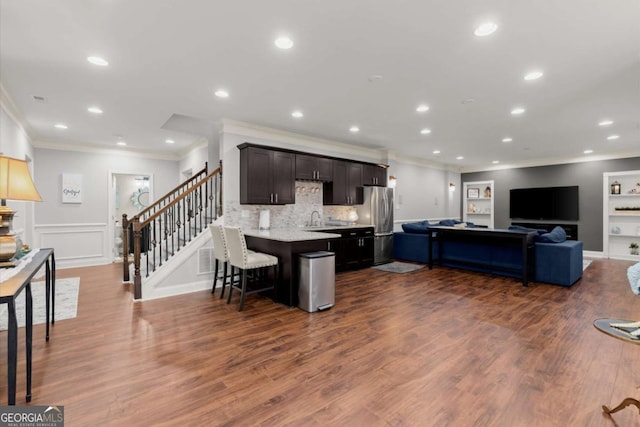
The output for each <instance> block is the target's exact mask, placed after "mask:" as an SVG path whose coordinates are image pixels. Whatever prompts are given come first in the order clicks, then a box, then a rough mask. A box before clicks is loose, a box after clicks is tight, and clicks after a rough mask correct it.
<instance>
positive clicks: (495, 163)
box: [491, 160, 500, 165]
mask: <svg viewBox="0 0 640 427" xmlns="http://www.w3.org/2000/svg"><path fill="white" fill-rule="evenodd" d="M491 163H493V164H494V165H497V164H498V163H500V160H494V161H493V162H491Z"/></svg>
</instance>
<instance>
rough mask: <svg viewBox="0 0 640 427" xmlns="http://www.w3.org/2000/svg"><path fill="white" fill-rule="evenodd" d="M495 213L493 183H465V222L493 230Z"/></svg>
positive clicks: (463, 197)
mask: <svg viewBox="0 0 640 427" xmlns="http://www.w3.org/2000/svg"><path fill="white" fill-rule="evenodd" d="M493 211H494V209H493V181H474V182H465V183H463V188H462V221H463V222H472V223H474V224H476V225H482V226H485V227H489V228H493Z"/></svg>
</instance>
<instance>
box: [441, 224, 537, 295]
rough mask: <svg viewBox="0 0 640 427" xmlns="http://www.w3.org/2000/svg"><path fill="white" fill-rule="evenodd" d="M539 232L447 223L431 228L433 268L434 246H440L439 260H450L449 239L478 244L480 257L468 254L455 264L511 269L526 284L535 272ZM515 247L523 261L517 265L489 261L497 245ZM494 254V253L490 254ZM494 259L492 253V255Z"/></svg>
mask: <svg viewBox="0 0 640 427" xmlns="http://www.w3.org/2000/svg"><path fill="white" fill-rule="evenodd" d="M535 235H536V233H535V232H527V231H517V230H499V229H493V228H489V229H487V228H458V227H447V226H431V227H429V269H432V268H433V262H434V255H433V245H434V244H437V245H438V257H437V261H438V262H439V263H442V262H443V261H444V262H446V261H447V251H446V250H445V248H444V245H443V243H445V242H460V243H465V244H473V245H477V246H478V251H479V253H478V256H477V260H476V259H473V258H474V257H473V254H465V257H466V258H467V259H466V260H464V261H461V260H456V261H455V263H457V264H463V265H467V266H469V267H474V268H478V269H486V270H489V271H491V270H499V271H507V272H510V273H513V274H516V275H518V276H520V277H521V278H522V284H523V285H524V286H527V285H528V284H529V274H530V273H531V272H532V268H531V266H532V265H533V263H532V259H533V248H534V240H535ZM504 247H513V248H515V250H516V251H517V250H519V251H520V253H521V257H522V264H521V265H520V264H518V265H517V266H515V267H506V266H503V265H500V264H499V263H494V262H491V263H487V261H486V258H487V251H489V252H491V251H492V250H495V248H504ZM489 255H491V253H490V254H489ZM489 258H491V256H489Z"/></svg>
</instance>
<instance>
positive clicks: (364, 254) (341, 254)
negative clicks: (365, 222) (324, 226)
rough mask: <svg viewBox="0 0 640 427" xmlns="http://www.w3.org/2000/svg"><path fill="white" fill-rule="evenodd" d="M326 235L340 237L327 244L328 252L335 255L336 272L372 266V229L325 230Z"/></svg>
mask: <svg viewBox="0 0 640 427" xmlns="http://www.w3.org/2000/svg"><path fill="white" fill-rule="evenodd" d="M327 233H340V235H341V237H340V238H339V239H335V240H331V241H330V242H329V250H330V251H332V252H335V254H336V261H335V262H336V271H346V270H354V269H360V268H367V267H370V266H372V265H373V244H374V243H373V242H374V240H373V227H366V228H350V229H340V230H327Z"/></svg>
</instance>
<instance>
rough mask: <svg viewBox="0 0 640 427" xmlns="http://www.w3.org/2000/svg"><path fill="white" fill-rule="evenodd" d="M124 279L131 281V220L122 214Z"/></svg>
mask: <svg viewBox="0 0 640 427" xmlns="http://www.w3.org/2000/svg"><path fill="white" fill-rule="evenodd" d="M122 281H123V282H128V281H129V220H128V219H127V214H122Z"/></svg>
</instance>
